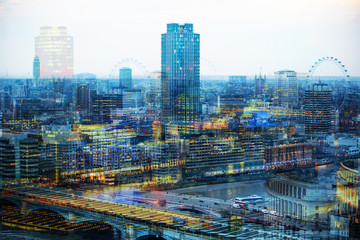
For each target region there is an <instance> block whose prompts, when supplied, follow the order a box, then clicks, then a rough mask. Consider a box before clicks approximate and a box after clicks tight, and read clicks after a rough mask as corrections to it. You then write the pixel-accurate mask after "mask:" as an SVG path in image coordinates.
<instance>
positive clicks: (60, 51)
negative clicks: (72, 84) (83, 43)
mask: <svg viewBox="0 0 360 240" xmlns="http://www.w3.org/2000/svg"><path fill="white" fill-rule="evenodd" d="M35 55H36V56H38V58H39V61H40V78H42V79H59V78H60V79H64V78H66V79H69V78H72V77H73V75H74V54H73V37H72V36H69V35H68V34H67V30H66V27H41V28H40V35H39V36H37V37H35Z"/></svg>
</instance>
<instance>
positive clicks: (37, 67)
mask: <svg viewBox="0 0 360 240" xmlns="http://www.w3.org/2000/svg"><path fill="white" fill-rule="evenodd" d="M33 77H34V79H39V78H40V60H39V57H38V56H35V57H34V61H33Z"/></svg>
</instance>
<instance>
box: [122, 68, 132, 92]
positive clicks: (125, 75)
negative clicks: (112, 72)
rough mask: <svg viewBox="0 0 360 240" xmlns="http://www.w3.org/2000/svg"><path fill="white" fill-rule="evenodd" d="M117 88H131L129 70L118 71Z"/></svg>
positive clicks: (130, 73)
mask: <svg viewBox="0 0 360 240" xmlns="http://www.w3.org/2000/svg"><path fill="white" fill-rule="evenodd" d="M119 87H121V88H126V89H130V88H132V87H133V84H132V70H131V68H120V69H119Z"/></svg>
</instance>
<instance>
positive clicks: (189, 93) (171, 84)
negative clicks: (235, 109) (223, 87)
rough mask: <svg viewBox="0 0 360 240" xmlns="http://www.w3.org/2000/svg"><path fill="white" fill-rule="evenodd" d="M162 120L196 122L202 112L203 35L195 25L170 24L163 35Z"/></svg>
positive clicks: (182, 122)
mask: <svg viewBox="0 0 360 240" xmlns="http://www.w3.org/2000/svg"><path fill="white" fill-rule="evenodd" d="M161 85H162V120H163V121H164V122H165V123H167V122H171V121H172V122H175V123H177V124H180V125H194V124H195V123H196V122H198V121H199V115H200V35H199V34H197V33H194V32H193V25H192V24H184V25H179V24H177V23H171V24H168V25H167V33H164V34H162V36H161Z"/></svg>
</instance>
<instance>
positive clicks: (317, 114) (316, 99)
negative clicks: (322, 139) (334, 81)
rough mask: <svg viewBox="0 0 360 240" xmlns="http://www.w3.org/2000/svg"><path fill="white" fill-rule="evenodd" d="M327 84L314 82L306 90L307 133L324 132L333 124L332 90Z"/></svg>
mask: <svg viewBox="0 0 360 240" xmlns="http://www.w3.org/2000/svg"><path fill="white" fill-rule="evenodd" d="M326 86H327V85H326V84H321V83H319V84H314V85H313V87H312V90H308V91H305V107H304V110H305V133H306V134H324V133H328V132H329V131H330V126H331V116H330V112H331V100H332V99H331V91H330V90H326Z"/></svg>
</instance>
